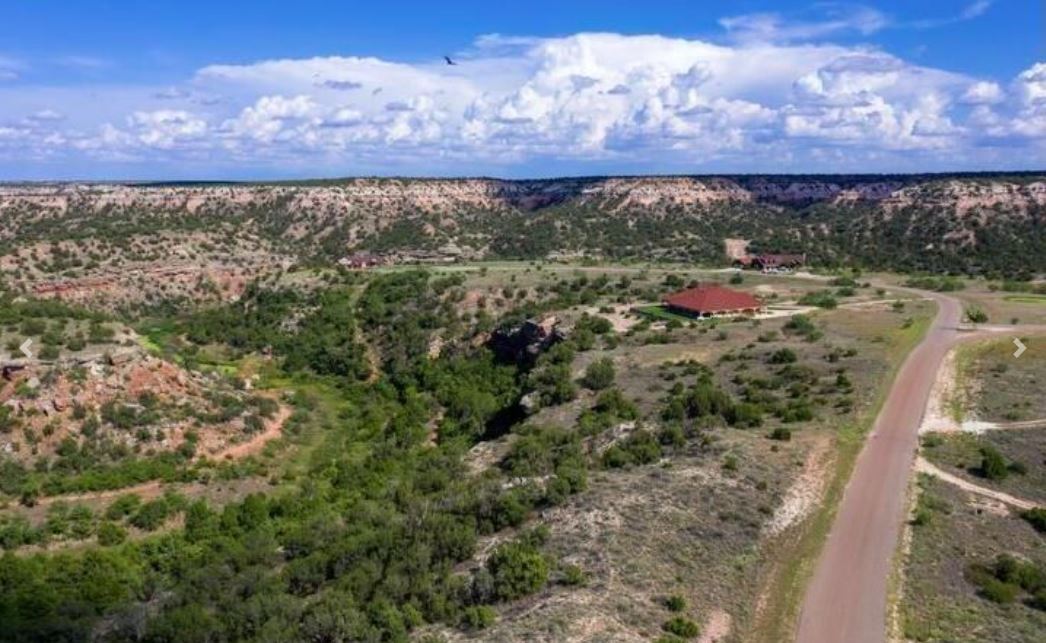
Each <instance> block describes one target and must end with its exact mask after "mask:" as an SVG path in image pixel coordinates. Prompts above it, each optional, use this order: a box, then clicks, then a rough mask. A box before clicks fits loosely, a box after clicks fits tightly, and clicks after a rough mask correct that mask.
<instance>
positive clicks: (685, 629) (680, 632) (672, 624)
mask: <svg viewBox="0 0 1046 643" xmlns="http://www.w3.org/2000/svg"><path fill="white" fill-rule="evenodd" d="M661 629H663V630H664V631H666V632H668V633H669V634H675V635H676V636H678V637H680V638H684V639H692V638H694V637H696V636H697V635H698V634H700V633H701V628H700V627H698V625H697V623H695V622H693V621H691V620H690V619H688V618H686V617H685V616H673V617H672V618H670V619H669V620H667V621H665V623H664V624H663V625H662V626H661Z"/></svg>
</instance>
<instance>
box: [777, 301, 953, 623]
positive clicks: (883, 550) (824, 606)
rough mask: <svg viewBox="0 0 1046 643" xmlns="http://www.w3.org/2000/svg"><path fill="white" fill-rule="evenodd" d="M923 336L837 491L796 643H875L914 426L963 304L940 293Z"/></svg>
mask: <svg viewBox="0 0 1046 643" xmlns="http://www.w3.org/2000/svg"><path fill="white" fill-rule="evenodd" d="M920 294H923V295H924V296H926V297H930V298H932V299H934V300H935V301H936V302H937V305H938V312H937V317H936V318H935V319H934V321H933V323H932V325H931V326H930V329H929V330H928V331H927V333H926V337H925V338H924V339H923V341H922V342H921V343H920V344H919V345H918V346H917V347H916V348H915V349H914V350H913V351H912V352H911V354H909V355H908V358H907V359H906V360H905V362H904V364H903V365H902V366H901V369H900V371H899V372H898V374H897V379H896V380H895V381H894V383H893V388H891V390H890V394H889V396H888V397H887V399H886V401H885V403H884V404H883V408H882V410H881V411H880V413H879V417H878V418H877V419H876V421H875V426H874V428H873V430H872V434H871V435H870V436H869V438H868V440H867V441H866V443H865V446H864V448H863V449H862V450H861V453H860V455H859V456H858V458H857V462H856V464H855V466H854V470H853V474H852V476H851V477H850V482H849V484H848V485H847V487H846V491H845V492H844V493H843V498H842V501H841V502H840V504H839V511H838V513H837V514H836V517H835V523H834V524H833V526H832V531H831V532H830V533H829V535H828V540H827V542H826V543H825V546H824V549H823V550H822V551H821V557H820V560H818V562H817V567H816V568H815V570H814V575H813V578H812V580H811V582H810V584H809V586H808V587H807V590H806V597H805V598H804V600H803V607H802V612H801V614H800V617H799V634H798V637H797V640H798V641H799V643H881V642H882V641H885V640H886V594H887V581H888V578H889V575H890V570H891V561H892V558H893V554H894V550H895V548H896V545H897V541H898V538H899V536H900V533H901V526H902V524H903V521H904V517H905V498H906V491H907V487H908V481H909V477H910V476H911V473H912V464H913V460H914V458H915V451H916V446H917V444H918V442H917V440H918V429H919V424H920V422H921V421H922V416H923V412H924V410H925V409H926V403H927V400H928V399H929V396H930V388H931V387H932V386H933V383H934V379H935V378H936V375H937V369H938V367H939V366H940V364H941V361H942V360H943V359H944V356H945V354H946V353H947V352H948V350H949V349H950V348H951V347H952V346H953V345H954V344H955V343H956V342H957V341H959V339H960V338H961V336H962V335H964V333H961V332H960V331H958V330H956V328H957V326H958V324H959V321H960V318H961V316H962V305H961V304H960V303H959V301H957V300H956V299H953V298H951V297H947V296H945V295H939V294H928V293H920Z"/></svg>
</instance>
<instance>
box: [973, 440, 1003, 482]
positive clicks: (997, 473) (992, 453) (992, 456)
mask: <svg viewBox="0 0 1046 643" xmlns="http://www.w3.org/2000/svg"><path fill="white" fill-rule="evenodd" d="M978 472H979V473H980V475H981V476H983V477H985V478H987V479H988V480H1004V479H1005V478H1006V476H1008V475H1009V474H1010V469H1009V467H1007V466H1006V458H1004V457H1003V456H1002V454H1001V453H999V452H998V451H996V450H995V449H994V448H993V447H990V446H986V447H982V448H981V466H980V469H979V470H978Z"/></svg>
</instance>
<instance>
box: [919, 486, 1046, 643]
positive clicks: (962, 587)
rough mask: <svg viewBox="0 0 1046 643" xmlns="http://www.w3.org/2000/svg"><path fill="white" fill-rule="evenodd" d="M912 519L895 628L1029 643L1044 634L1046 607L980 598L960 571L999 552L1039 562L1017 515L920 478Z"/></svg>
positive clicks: (1038, 544) (959, 639)
mask: <svg viewBox="0 0 1046 643" xmlns="http://www.w3.org/2000/svg"><path fill="white" fill-rule="evenodd" d="M920 488H921V494H920V499H919V507H920V518H919V519H918V520H917V521H916V522H915V524H912V526H911V527H910V530H911V533H912V538H911V549H910V553H909V556H908V560H907V562H906V565H905V576H906V579H905V588H904V601H903V603H902V606H901V627H902V632H903V634H904V637H905V638H906V639H908V640H913V641H954V642H955V643H980V642H982V641H996V642H1001V643H1032V642H1033V641H1041V640H1042V634H1043V632H1046V612H1044V611H1042V610H1038V609H1035V608H1034V607H1031V606H1030V605H1027V604H1024V603H1023V602H1022V601H1020V600H1017V601H1014V602H1012V603H1006V604H1002V603H996V602H992V601H989V600H987V599H986V598H982V597H981V596H980V595H979V594H978V591H977V588H976V587H975V586H974V585H973V584H971V583H970V582H968V580H967V578H966V576H967V573H968V570H969V567H970V565H972V564H984V563H989V562H991V561H993V560H994V559H995V557H996V556H997V555H998V554H1000V553H1003V552H1005V553H1009V554H1012V555H1015V556H1018V557H1020V558H1021V559H1022V560H1028V561H1033V562H1035V563H1037V564H1038V565H1039V566H1040V568H1041V567H1042V566H1043V565H1046V547H1044V546H1043V538H1042V536H1041V535H1039V534H1037V533H1036V532H1035V530H1034V529H1033V528H1032V527H1031V525H1029V524H1028V523H1027V522H1025V521H1024V520H1022V519H1020V518H1019V517H1017V516H1015V515H1013V514H1010V513H1008V512H1007V511H1006V510H1005V509H1003V510H1002V511H995V510H986V509H985V508H984V507H982V506H981V505H978V504H975V503H974V502H973V501H972V499H971V498H970V497H969V496H968V495H967V494H966V493H965V492H964V491H962V490H960V489H958V488H956V487H954V486H952V485H950V484H948V483H946V482H942V481H940V480H937V479H936V478H931V477H928V476H924V477H922V478H921V479H920Z"/></svg>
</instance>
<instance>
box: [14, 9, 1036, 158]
mask: <svg viewBox="0 0 1046 643" xmlns="http://www.w3.org/2000/svg"><path fill="white" fill-rule="evenodd" d="M854 16H858V17H854ZM860 16H864V17H863V18H862V17H860ZM837 22H838V23H839V24H838V25H835V24H833V25H825V24H823V25H821V26H819V27H816V29H815V28H812V27H805V28H804V29H806V31H805V33H807V34H810V33H815V34H816V33H821V34H825V35H830V34H832V33H839V32H840V30H844V29H848V30H854V31H858V32H859V31H860V30H861V29H874V28H876V27H875V24H876V20H875V19H873V18H872V17H870V16H865V15H864V14H860V13H858V14H854V13H852V12H851V13H846V14H839V16H838V20H837ZM739 24H740V23H732V26H733V28H734V29H735V31H737V30H738V29H742V27H741V26H738V25H739ZM755 24H756V23H753V22H751V21H749V22H748V23H747V26H745V27H743V28H745V29H749V32H750V33H755V32H760V29H762V28H757V27H756V26H753V25H755ZM772 24H774V25H776V26H775V27H774V28H775V29H777V32H775V33H774V34H773V37H767V38H762V37H760V38H751V39H748V38H746V39H743V42H738V43H735V44H722V43H719V44H717V43H711V42H707V41H702V40H695V39H683V38H668V37H664V36H658V35H634V36H626V35H620V34H614V33H585V34H576V35H572V36H567V37H562V38H512V37H505V36H497V35H488V36H484V37H482V38H480V39H479V40H477V42H476V43H475V44H474V46H473V48H472V49H470V50H469V51H467V52H463V53H462V54H460V55H458V56H456V57H455V59H456V60H458V61H459V62H460V64H459V65H457V66H453V67H452V66H447V65H445V64H443V63H442V62H441V61H432V62H425V63H419V64H407V63H402V62H390V61H385V60H380V59H377V58H359V57H337V56H335V57H325V58H308V59H298V60H296V59H285V60H268V61H260V62H257V63H254V64H244V65H212V66H208V67H204V68H203V69H201V70H199V71H198V72H197V73H196V74H195V75H194V76H193V77H192V78H191V79H189V80H187V81H186V82H185V83H182V84H177V85H175V86H172V87H165V86H159V87H139V88H133V89H127V88H119V91H117V89H116V88H111V89H110V88H107V87H104V86H98V87H91V88H89V89H87V90H85V89H76V88H69V89H65V90H63V91H62V93H55V92H54V90H50V89H49V90H47V91H46V92H45V90H44V89H39V88H20V89H21V90H20V91H18V92H15V88H11V89H10V90H7V93H4V90H2V89H0V127H6V128H7V130H5V132H6V133H5V134H4V137H3V141H4V142H3V143H0V159H2V158H10V159H15V158H21V157H26V158H36V157H38V156H40V155H42V154H47V155H51V156H55V155H58V156H61V155H63V154H64V155H66V156H67V157H69V158H70V159H76V158H84V157H86V158H105V159H122V160H129V159H130V160H135V161H137V162H141V163H147V164H153V165H158V166H164V165H166V166H177V164H178V163H180V162H182V161H185V160H186V159H196V160H198V159H205V160H206V162H207V163H210V164H211V165H213V166H215V167H219V166H221V167H230V166H235V167H266V168H269V169H271V170H272V171H273V172H279V170H280V168H283V167H287V166H288V165H293V164H297V165H307V166H308V167H311V168H314V172H315V173H321V172H323V171H324V169H323V168H327V167H334V168H338V171H345V172H352V171H354V169H355V168H368V170H374V169H377V170H379V171H380V169H381V168H383V167H384V168H389V169H390V170H395V171H397V172H404V173H425V174H428V173H434V172H440V173H444V172H445V173H456V172H468V171H476V170H477V169H480V170H482V169H484V168H488V167H493V169H492V171H497V168H512V167H517V166H520V167H545V166H547V165H548V161H555V162H564V163H573V164H575V166H577V167H585V164H586V163H589V162H598V163H600V164H601V166H600V167H601V168H605V167H628V168H636V167H643V166H644V164H648V163H649V164H655V165H656V167H658V168H665V167H678V168H680V169H687V168H694V167H696V166H700V167H702V168H706V169H708V170H714V169H716V168H718V167H731V168H748V169H759V170H762V171H766V170H769V169H779V170H788V171H813V170H818V169H819V170H842V169H845V170H847V171H855V170H871V169H875V170H889V169H892V168H891V166H890V164H891V163H897V162H904V163H909V162H911V157H909V156H905V155H906V154H909V153H912V152H918V153H919V154H920V155H921V156H919V159H920V162H928V163H931V164H933V163H936V164H939V165H941V166H948V164H950V163H952V162H953V161H954V159H956V158H962V159H965V160H967V161H969V163H971V164H974V163H976V161H977V159H979V158H982V157H980V156H978V155H980V154H983V153H984V152H983V150H984V149H985V148H986V146H987V147H990V146H991V145H999V144H1003V143H1000V141H1003V142H1004V144H1005V145H1012V144H1016V143H1029V144H1032V145H1038V143H1036V142H1037V141H1041V139H1042V137H1043V136H1044V133H1046V63H1041V64H1037V65H1035V66H1033V67H1031V68H1029V69H1028V70H1026V71H1025V72H1023V73H1021V74H1020V75H1019V76H1018V77H1017V78H1016V79H1014V80H1013V81H1012V82H1008V83H1007V82H996V81H993V80H987V79H974V78H970V77H968V76H965V75H962V74H956V73H953V72H948V71H944V70H941V69H935V68H930V67H926V66H920V65H917V64H913V63H912V62H910V61H907V60H904V59H902V58H898V57H896V56H892V55H890V54H887V53H885V52H882V51H878V50H875V49H872V48H869V47H867V46H841V45H837V44H809V43H802V44H801V43H793V42H791V40H792V39H793V38H794V37H798V36H797V35H798V34H799V33H800V30H799V28H798V26H797V25H795V24H794V23H783V22H781V21H780V20H777V22H774V23H772ZM843 25H845V26H843ZM782 26H783V27H787V31H788V33H784V32H782V31H781V28H783V27H782ZM760 33H763V34H768V33H771V32H770V31H767V30H766V29H763V30H762V31H761V32H760ZM789 34H790V35H789ZM0 62H2V61H0ZM88 91H89V92H91V93H92V94H93V95H92V96H91V97H90V98H88V93H87V92H88ZM77 92H79V94H77ZM67 104H68V105H82V106H83V108H78V109H77V110H74V111H72V112H69V114H68V116H67V117H66V118H64V119H59V118H47V117H44V116H41V115H42V114H44V113H45V112H46V111H47V110H46V106H48V105H67ZM30 131H31V132H32V135H29V134H26V132H30ZM844 149H845V153H843V152H840V150H844ZM984 158H988V157H984ZM1025 158H1026V161H1027V162H1028V163H1039V162H1041V161H1042V160H1046V150H1043V149H1042V147H1041V146H1039V147H1034V148H1033V149H1032V153H1031V154H1030V155H1028V156H1026V157H1025ZM843 163H846V164H849V165H843ZM910 169H921V168H910Z"/></svg>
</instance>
